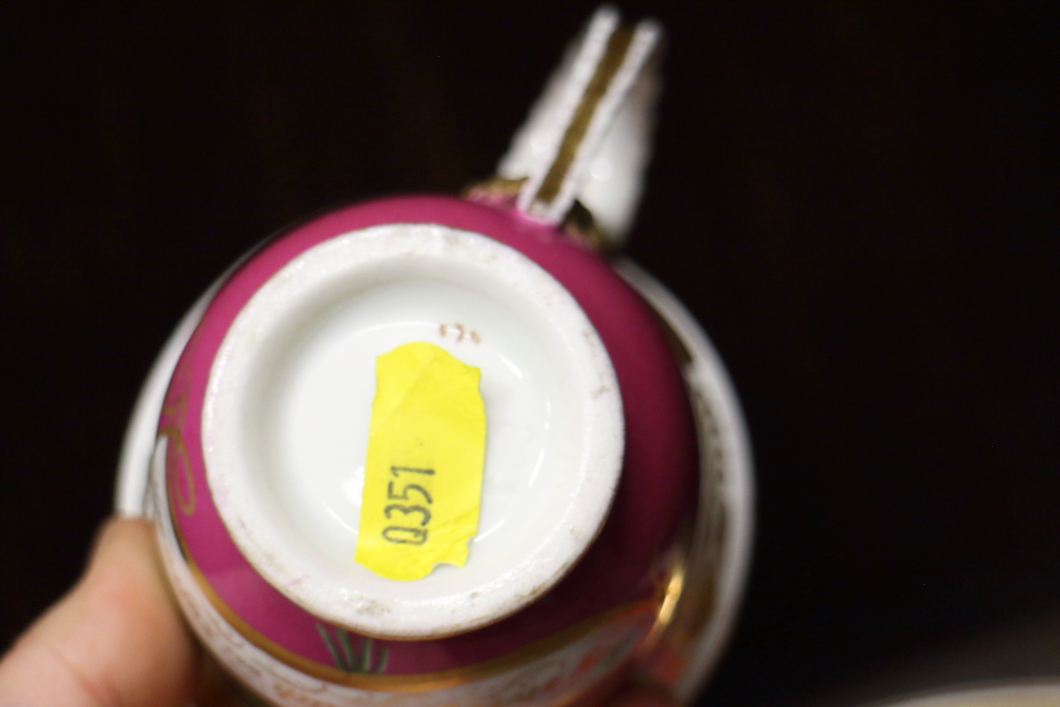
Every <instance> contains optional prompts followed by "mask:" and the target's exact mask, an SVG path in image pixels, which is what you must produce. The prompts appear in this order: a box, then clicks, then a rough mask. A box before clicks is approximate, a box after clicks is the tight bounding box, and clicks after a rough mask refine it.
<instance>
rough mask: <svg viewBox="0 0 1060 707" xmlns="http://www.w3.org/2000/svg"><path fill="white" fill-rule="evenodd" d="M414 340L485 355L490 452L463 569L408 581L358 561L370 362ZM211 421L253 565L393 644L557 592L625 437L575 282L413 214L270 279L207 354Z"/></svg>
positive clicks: (328, 614)
mask: <svg viewBox="0 0 1060 707" xmlns="http://www.w3.org/2000/svg"><path fill="white" fill-rule="evenodd" d="M411 342H427V343H431V344H433V345H435V346H438V347H440V348H442V349H444V350H445V351H447V352H448V353H449V354H451V355H452V356H453V357H455V358H456V359H458V360H459V361H461V362H463V363H464V364H467V365H471V366H475V367H477V368H479V369H480V370H481V380H480V383H479V389H480V392H481V395H482V398H483V401H484V404H485V413H486V449H485V463H484V469H483V489H482V497H481V511H480V516H479V521H478V531H477V533H476V534H475V536H474V538H473V539H472V540H471V548H470V551H469V553H468V558H467V562H466V564H465V565H464V566H462V567H460V568H455V567H453V566H451V565H439V566H437V567H435V568H434V570H433V571H432V572H431V573H430V574H428V575H427V576H426V577H423V578H421V579H416V580H413V581H398V580H393V579H388V578H386V577H383V576H380V575H378V574H376V573H374V572H372V571H371V570H369V569H367V568H366V567H363V566H361V565H360V564H357V563H355V562H354V561H353V556H354V551H355V549H356V547H357V540H358V528H359V522H360V511H361V497H360V489H361V488H362V487H363V485H364V471H363V470H364V464H365V461H364V460H365V457H366V453H367V449H368V430H369V426H370V422H371V411H372V400H373V397H374V395H375V389H376V378H375V368H376V357H378V356H380V355H382V354H386V353H388V352H390V351H392V350H393V349H395V348H396V347H398V346H401V345H403V344H407V343H411ZM202 420H203V421H202V434H203V452H204V456H205V462H206V475H207V479H208V480H209V483H210V487H211V488H213V489H223V491H224V492H223V493H220V494H215V495H214V502H215V504H216V506H217V510H218V512H219V514H220V516H221V518H222V519H223V520H224V522H225V525H226V526H227V528H228V529H229V533H230V534H231V536H232V539H233V540H234V541H235V543H236V545H238V546H239V549H240V551H241V552H242V553H243V555H244V556H245V557H246V558H247V560H248V561H249V562H250V564H251V565H253V566H254V568H255V569H256V570H257V572H258V573H259V574H261V575H262V576H263V577H264V578H265V579H266V580H267V581H268V582H269V584H271V585H272V586H274V587H277V588H278V589H279V590H280V591H281V592H283V593H284V594H286V595H287V596H288V598H290V599H291V600H292V601H294V602H295V603H296V604H298V605H300V606H301V607H303V608H304V609H306V610H307V611H309V612H310V613H311V614H313V615H314V616H317V617H320V618H322V619H325V620H327V621H329V622H332V623H335V624H337V625H340V626H343V627H345V628H347V629H351V630H353V631H355V632H357V633H361V634H365V635H369V636H377V637H379V636H382V637H387V638H400V639H406V638H428V637H433V636H445V635H452V634H456V633H463V632H465V631H468V630H472V629H474V628H477V627H479V626H482V625H485V624H489V623H493V622H495V621H497V620H499V619H501V618H503V617H505V616H507V615H510V614H512V613H515V612H516V611H518V610H519V609H521V608H523V607H524V606H526V605H527V604H529V603H532V602H533V601H534V600H535V599H536V598H537V597H538V596H540V595H541V594H543V593H544V592H546V591H548V590H549V589H550V588H551V587H552V586H553V585H554V584H555V583H556V582H557V581H559V579H561V578H562V577H563V576H564V575H565V574H566V572H567V570H569V568H570V567H571V566H573V564H574V563H575V562H576V561H577V559H578V558H579V557H581V556H582V554H584V552H585V551H586V549H587V548H588V546H589V543H590V542H591V541H592V539H593V538H594V537H595V536H596V534H597V532H598V531H599V528H600V526H601V525H602V523H603V521H604V518H605V517H606V515H607V510H608V508H609V507H610V504H611V499H612V497H613V495H614V489H615V487H616V485H617V483H618V477H619V473H620V471H621V465H622V449H623V439H624V435H623V422H622V402H621V397H620V394H619V390H618V382H617V380H616V379H615V373H614V369H613V368H612V365H611V361H610V358H609V357H608V355H607V351H606V349H605V348H604V345H603V342H602V341H600V338H599V336H598V335H597V333H596V330H595V329H594V328H593V325H592V323H591V322H590V321H589V319H588V317H587V316H586V315H585V313H584V312H583V311H582V309H581V307H580V306H579V305H578V303H577V302H576V300H575V299H574V298H573V297H572V296H571V294H570V293H569V292H567V290H566V289H564V288H563V287H562V286H561V285H560V284H559V283H558V282H557V281H556V280H555V279H554V278H553V277H552V276H551V275H549V274H548V273H547V272H546V271H545V270H544V269H542V268H541V267H540V266H538V265H537V264H536V263H534V262H533V261H531V260H530V259H529V258H527V257H526V256H524V255H523V254H521V253H519V252H518V251H516V250H515V249H514V248H511V247H509V246H506V245H504V244H502V243H499V242H498V241H496V240H493V239H491V238H488V237H486V236H483V235H480V234H477V233H472V232H469V231H461V230H457V229H454V228H449V227H447V226H441V225H435V224H416V223H412V224H387V225H380V226H373V227H371V228H365V229H360V230H355V231H351V232H349V233H346V234H344V235H341V236H337V237H334V238H331V239H329V240H327V241H325V242H323V243H320V244H318V245H315V246H313V247H312V248H309V249H308V250H306V251H305V252H303V253H301V254H300V255H298V256H297V257H295V258H293V259H292V260H291V261H290V262H289V263H287V264H286V265H284V266H283V267H282V268H281V269H280V270H279V271H277V272H276V273H275V274H274V275H273V276H272V277H270V278H269V279H268V281H267V282H265V283H264V284H263V285H262V286H261V287H260V288H259V289H258V290H257V291H256V292H255V293H254V294H253V296H252V297H251V298H250V300H249V301H248V302H247V303H246V305H245V306H244V307H243V308H242V310H241V311H240V312H239V314H238V315H237V316H236V318H235V320H234V321H233V322H232V324H231V326H230V328H229V329H228V331H227V333H226V335H225V338H224V342H223V343H222V345H221V347H220V349H219V350H218V352H217V355H216V357H215V358H214V362H213V366H212V368H211V371H210V379H209V385H208V387H207V390H206V397H205V401H204V404H203V418H202ZM424 522H426V521H424Z"/></svg>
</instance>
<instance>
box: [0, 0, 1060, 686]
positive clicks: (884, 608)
mask: <svg viewBox="0 0 1060 707" xmlns="http://www.w3.org/2000/svg"><path fill="white" fill-rule="evenodd" d="M1057 5H1060V3H1058V4H1052V3H1041V4H1016V3H1011V4H995V3H988V4H983V3H971V2H963V3H954V4H941V5H940V4H932V5H927V6H920V7H916V6H911V5H907V4H895V5H892V4H882V3H881V4H863V3H850V2H815V3H808V4H785V3H780V4H768V5H767V4H704V5H689V6H673V7H671V6H664V7H649V6H643V5H641V4H636V3H626V4H624V9H625V10H626V12H627V14H628V15H632V16H639V15H642V14H645V13H646V12H650V13H651V14H654V15H656V16H657V17H659V18H660V19H661V20H662V21H663V22H664V24H665V25H666V27H667V28H668V30H669V51H668V59H667V68H666V73H667V86H666V92H665V95H664V97H663V102H662V108H661V120H660V124H659V132H658V142H657V151H656V154H655V159H654V162H653V163H652V166H651V170H650V175H649V186H648V191H647V194H646V197H645V199H644V202H643V206H642V209H641V212H640V218H639V221H638V225H637V227H636V230H635V232H634V235H633V240H632V242H631V245H630V247H629V253H630V255H631V256H632V257H633V258H635V259H636V260H637V261H639V262H640V263H641V264H642V265H643V266H645V267H646V268H647V269H648V270H649V271H651V272H652V273H654V274H655V275H657V276H658V277H659V278H661V279H662V280H663V281H664V282H666V283H667V284H668V285H669V286H670V287H671V288H672V289H673V291H674V292H675V293H676V294H677V295H678V296H679V297H680V298H681V299H682V300H684V301H685V302H686V303H687V304H688V306H689V307H690V308H691V310H692V311H693V312H694V313H695V315H696V316H697V317H698V318H699V320H700V321H701V322H702V323H703V325H704V326H705V327H706V329H707V331H708V332H709V333H710V335H711V336H712V338H713V340H714V342H715V343H716V345H717V347H718V349H719V350H720V352H721V354H722V356H723V357H724V358H725V361H726V362H727V364H728V366H729V369H730V371H731V373H732V376H733V379H734V381H735V384H736V387H737V389H738V391H739V393H740V395H741V398H742V402H743V405H744V408H745V411H746V414H747V419H748V423H749V426H750V432H751V437H752V441H753V444H754V448H755V454H756V462H757V473H758V479H757V488H758V496H759V503H758V523H757V530H756V551H755V561H754V567H753V572H752V575H751V581H750V585H749V591H748V594H747V600H746V603H745V606H744V611H743V614H742V618H741V621H740V623H739V626H738V628H737V632H736V634H735V638H734V640H733V641H732V644H731V647H730V650H729V652H728V654H727V657H726V659H725V661H724V662H723V663H722V665H721V666H720V669H719V671H718V672H717V674H716V677H715V679H714V681H713V683H712V685H711V687H710V689H709V691H708V692H707V693H706V699H707V701H708V702H709V703H710V704H712V705H726V706H728V705H732V706H736V705H740V706H748V707H749V706H751V705H766V704H809V703H811V702H813V703H817V702H820V701H824V702H829V701H833V702H835V703H836V704H846V703H848V702H849V701H852V700H860V699H863V698H867V697H874V696H878V695H880V694H885V693H887V692H890V691H897V690H902V689H907V688H913V687H920V686H924V685H928V684H935V683H939V682H947V681H951V680H971V679H991V678H1003V677H1014V676H1020V675H1026V674H1043V673H1050V672H1051V673H1053V674H1060V477H1058V473H1060V471H1058V462H1060V433H1058V426H1060V366H1058V363H1060V361H1058V355H1057V354H1058V352H1060V336H1058V329H1060V327H1058V324H1060V316H1058V315H1060V233H1058V219H1057V204H1058V201H1060V200H1058V198H1057V197H1058V194H1057V184H1058V181H1057V169H1056V167H1057V161H1056V154H1057V153H1056V151H1055V149H1054V146H1053V144H1052V143H1053V141H1054V140H1055V137H1056V131H1057V128H1058V122H1060V121H1058V101H1057V98H1058V86H1060V76H1058V64H1060V62H1058V47H1060V36H1058V32H1057V29H1058V13H1057V11H1056V7H1057ZM591 9H592V5H589V4H578V5H564V6H562V7H549V6H542V5H541V4H538V3H526V4H505V5H503V6H501V5H499V4H496V5H488V6H481V7H479V6H476V7H468V6H460V7H443V6H439V5H438V4H434V3H431V4H428V3H424V4H404V3H397V4H394V3H370V4H357V5H354V4H350V3H335V4H332V5H316V4H314V5H312V6H306V5H304V4H302V3H289V4H288V6H286V7H284V6H282V5H270V6H268V7H262V6H258V5H257V4H238V5H237V4H230V3H221V4H218V3H209V4H203V5H200V6H189V5H180V6H177V5H161V4H158V5H151V6H149V7H141V8H139V9H130V8H128V7H126V6H124V5H123V6H121V7H114V6H95V5H93V6H91V7H81V6H62V7H51V6H47V5H37V4H23V5H15V4H10V5H4V6H3V8H2V9H0V62H2V63H0V72H2V74H0V105H2V109H0V118H2V125H0V180H2V181H0V380H2V388H0V395H2V397H0V400H2V414H3V418H2V425H0V444H2V448H0V451H2V457H0V647H2V646H4V645H7V643H8V642H9V641H10V640H11V639H12V638H13V637H14V636H15V635H16V634H17V632H18V631H20V630H21V629H22V628H23V627H24V626H25V625H26V624H27V623H28V622H29V621H30V620H31V619H32V617H34V616H35V615H36V614H37V613H38V612H39V611H41V610H42V608H43V607H44V606H45V605H47V604H48V603H50V602H51V601H53V600H54V599H55V598H56V597H58V596H59V594H60V593H61V592H62V591H63V590H64V588H65V587H67V586H68V585H69V584H70V583H71V582H72V581H73V580H74V578H75V576H76V575H77V574H78V572H79V570H80V568H81V564H82V558H83V556H84V554H85V552H86V549H87V547H88V544H89V542H90V540H91V537H92V533H93V530H94V528H95V527H96V526H97V524H98V523H99V522H100V521H101V520H102V519H103V517H104V516H105V515H106V514H107V512H108V508H109V506H110V503H111V491H112V483H113V481H112V476H113V469H114V465H115V461H116V458H117V454H118V448H119V443H120V439H121V434H122V428H123V425H124V422H125V419H126V416H127V414H128V412H129V410H130V407H131V405H132V402H133V400H134V397H135V395H136V392H137V389H138V386H139V384H140V381H141V379H142V377H143V376H144V374H145V373H146V371H147V369H148V366H149V365H150V363H151V360H152V358H153V356H154V354H155V353H156V351H157V350H158V349H159V348H160V346H161V345H162V342H163V341H164V339H165V337H166V336H167V334H168V333H169V331H170V329H171V327H173V325H174V324H175V323H176V321H177V319H178V317H179V316H180V315H181V313H182V312H183V311H184V309H185V308H187V307H188V306H189V305H190V303H191V302H192V301H193V300H194V299H195V297H196V296H197V295H198V294H199V293H200V292H201V291H202V290H203V289H204V288H205V287H206V286H207V285H208V284H209V283H210V282H211V280H212V279H213V278H214V277H215V276H217V275H218V274H219V273H220V272H221V271H222V270H223V269H224V268H225V267H226V266H227V265H228V264H229V263H231V262H232V261H233V260H234V259H235V258H236V257H238V256H239V255H240V254H241V253H242V252H243V251H244V250H245V249H246V248H248V247H249V246H251V245H252V244H254V243H255V242H257V241H258V240H259V239H261V238H262V237H263V236H264V235H266V234H268V233H270V232H271V231H273V230H275V229H276V228H278V227H281V226H283V225H284V224H286V223H287V222H289V221H291V220H292V219H295V218H297V217H299V216H301V215H304V214H306V213H307V212H312V211H315V210H317V209H320V208H322V207H325V206H328V205H330V204H333V203H336V202H339V201H343V200H347V199H351V198H362V197H366V196H370V195H376V194H382V193H396V192H407V191H442V192H454V191H456V190H458V189H459V188H460V187H462V186H463V185H465V184H466V183H467V182H469V181H472V180H474V179H476V178H480V177H484V176H487V175H488V174H490V172H491V170H492V168H493V166H494V164H495V162H496V159H497V158H498V157H499V156H500V155H501V154H502V153H503V152H504V150H505V149H506V147H507V143H508V139H509V136H510V135H511V133H512V132H513V131H514V129H515V128H516V127H517V126H518V125H519V124H520V122H521V121H522V119H523V117H524V115H525V111H526V109H527V108H528V106H529V104H530V102H531V101H532V100H533V99H534V98H535V96H536V95H537V92H538V90H539V89H540V87H541V85H542V83H543V81H544V79H545V77H546V76H547V74H548V73H549V71H550V69H551V67H552V65H553V64H554V62H555V61H556V60H557V59H558V58H559V55H560V53H561V51H562V49H563V46H564V45H565V43H566V42H567V40H568V39H569V38H570V37H571V36H573V35H574V34H575V33H576V32H577V30H578V29H579V26H580V25H581V23H582V22H583V20H584V19H585V18H586V17H587V16H588V14H589V12H590V11H591Z"/></svg>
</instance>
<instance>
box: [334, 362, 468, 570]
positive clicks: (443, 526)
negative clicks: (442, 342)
mask: <svg viewBox="0 0 1060 707" xmlns="http://www.w3.org/2000/svg"><path fill="white" fill-rule="evenodd" d="M375 375H376V389H375V400H374V401H373V403H372V421H371V424H370V426H369V429H368V459H367V461H366V463H365V468H364V493H363V494H362V502H361V524H360V531H359V534H358V537H357V550H356V552H355V553H354V560H356V561H357V562H359V563H360V564H362V565H364V566H365V567H367V568H368V569H370V570H372V571H373V572H375V573H377V574H380V575H382V576H384V577H389V578H390V579H401V580H412V579H420V578H422V577H426V576H427V575H428V574H430V573H431V570H433V569H434V566H435V565H436V564H437V563H439V562H448V563H449V564H451V565H456V566H457V567H463V566H464V564H465V563H466V562H467V553H468V547H467V545H468V541H469V540H470V539H471V538H472V536H474V534H475V532H476V531H477V529H478V513H479V500H480V497H481V495H482V463H483V458H484V457H485V454H486V410H485V406H484V405H483V403H482V395H481V394H480V393H479V389H478V383H479V378H480V376H481V371H480V370H479V369H478V368H476V367H474V366H468V365H466V364H464V363H462V362H460V361H459V360H457V359H456V358H454V357H453V356H452V355H451V354H450V353H449V352H447V351H446V350H445V349H443V348H441V347H438V346H435V345H434V344H429V343H427V342H425V341H417V342H413V343H411V344H404V345H402V346H399V347H397V348H396V349H394V350H393V351H391V352H389V353H385V354H383V355H382V356H379V357H378V358H377V359H376V363H375Z"/></svg>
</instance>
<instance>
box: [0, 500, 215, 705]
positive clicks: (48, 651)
mask: <svg viewBox="0 0 1060 707" xmlns="http://www.w3.org/2000/svg"><path fill="white" fill-rule="evenodd" d="M197 660H198V655H197V652H196V649H195V647H194V644H193V642H192V640H191V638H190V636H189V635H188V633H187V631H186V630H185V628H184V626H183V624H182V623H181V620H180V619H179V617H178V615H177V611H176V608H175V606H174V605H173V602H172V599H171V598H170V595H169V594H168V592H167V590H166V586H165V582H164V580H163V578H162V572H161V565H160V560H159V557H158V553H157V549H156V546H155V540H154V530H153V528H152V526H151V525H150V524H149V523H148V522H146V521H142V520H112V521H110V522H108V523H107V524H106V525H105V526H104V527H103V529H102V530H101V531H100V534H99V537H98V539H97V541H96V547H95V550H94V551H93V553H92V558H91V560H90V561H89V566H88V569H87V570H86V571H85V574H84V576H83V577H82V578H81V580H80V581H79V582H78V584H77V585H76V586H75V587H74V588H73V589H72V590H71V591H70V592H69V593H68V594H67V595H66V596H65V597H64V598H63V599H61V600H60V601H59V603H58V604H56V605H55V606H53V607H52V608H51V609H50V610H49V611H48V612H47V613H46V614H45V615H44V616H43V617H41V618H40V619H39V620H38V621H37V622H36V623H35V624H34V625H33V626H31V627H30V628H29V630H28V631H26V633H25V634H23V635H22V637H21V638H19V640H18V641H17V642H16V643H15V645H14V646H13V647H12V648H11V650H10V651H9V652H8V654H7V655H6V656H5V657H4V658H3V660H2V661H0V704H3V705H8V704H12V705H19V707H22V706H23V705H25V706H26V707H38V706H40V707H45V706H47V707H103V706H104V705H105V706H107V707H110V706H111V705H123V706H127V707H138V706H140V705H152V707H154V706H156V705H157V706H158V707H167V706H169V705H173V706H178V705H179V706H183V705H184V704H186V703H187V701H188V699H189V697H190V693H191V689H192V685H193V681H194V679H195V671H196V665H197Z"/></svg>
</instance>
